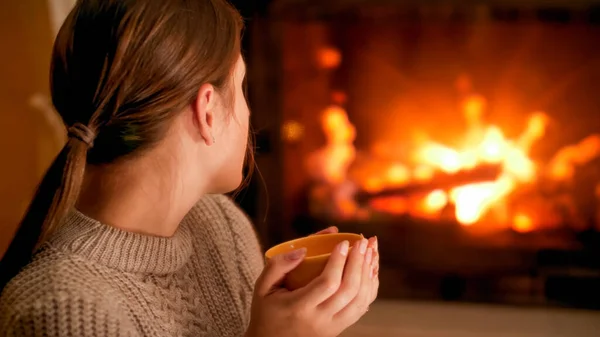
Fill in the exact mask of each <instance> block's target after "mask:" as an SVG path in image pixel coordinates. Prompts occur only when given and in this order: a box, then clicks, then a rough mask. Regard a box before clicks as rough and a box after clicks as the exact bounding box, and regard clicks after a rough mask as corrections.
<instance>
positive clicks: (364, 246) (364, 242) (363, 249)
mask: <svg viewBox="0 0 600 337" xmlns="http://www.w3.org/2000/svg"><path fill="white" fill-rule="evenodd" d="M368 243H369V241H367V239H362V240H360V253H361V254H364V253H365V252H366V251H367V244H368Z"/></svg>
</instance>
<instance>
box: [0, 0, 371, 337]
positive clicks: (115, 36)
mask: <svg viewBox="0 0 600 337" xmlns="http://www.w3.org/2000/svg"><path fill="white" fill-rule="evenodd" d="M241 29H242V20H241V18H240V17H239V15H238V13H237V12H236V11H235V10H234V9H233V8H232V7H231V6H229V5H228V4H227V3H226V2H225V1H224V0H155V1H139V0H80V1H79V2H78V3H77V4H76V6H75V8H74V9H73V11H72V12H71V13H70V15H69V16H68V18H67V19H66V21H65V23H64V24H63V26H62V28H61V30H60V32H59V34H58V37H57V39H56V42H55V45H54V51H53V57H52V70H51V86H52V99H53V103H54V105H55V107H56V109H57V111H59V113H60V114H61V116H62V118H63V120H64V122H65V124H66V125H67V126H68V127H69V128H68V130H69V140H68V142H67V144H66V145H65V146H64V148H63V150H62V151H61V152H60V154H59V155H58V156H57V158H56V160H55V161H54V163H53V164H52V166H51V167H50V169H49V171H48V173H47V174H46V176H45V177H44V179H43V181H42V183H41V185H40V187H39V189H38V192H37V194H36V196H35V198H34V200H33V202H32V204H31V206H30V209H29V211H28V212H27V214H26V216H25V218H24V219H23V222H22V224H21V227H20V228H19V230H18V232H17V235H16V237H15V239H14V240H13V242H12V243H11V246H10V248H9V250H8V251H7V253H6V254H5V256H4V258H3V260H2V265H1V267H0V268H1V270H0V275H1V276H2V277H3V278H4V282H2V283H0V287H2V288H4V289H3V291H2V295H1V297H0V336H78V337H79V336H246V337H258V336H261V337H271V336H335V335H338V334H339V333H341V332H342V331H343V330H344V329H345V328H347V327H348V326H350V325H351V324H353V323H354V322H355V321H356V320H358V319H359V318H360V317H361V316H362V315H363V314H364V312H365V311H366V310H367V308H368V305H369V304H370V303H371V302H372V301H373V299H374V298H375V296H376V294H377V288H378V280H377V276H376V274H377V272H376V271H377V268H378V258H377V256H378V255H377V252H376V250H377V249H376V242H375V240H374V239H371V240H370V242H367V240H362V241H359V242H357V243H353V244H354V245H355V248H356V249H352V250H351V251H350V250H349V243H348V242H345V243H342V244H340V246H339V247H338V248H337V249H336V250H335V251H334V252H333V253H332V257H331V258H330V260H329V262H328V265H327V267H326V269H325V271H324V272H323V274H322V275H321V276H319V277H318V278H317V279H315V280H314V281H313V282H312V283H311V284H309V285H307V286H306V287H304V288H302V289H299V290H296V291H291V292H290V291H287V290H285V289H282V288H281V287H280V281H281V280H282V279H283V278H284V276H285V274H286V273H287V272H289V271H290V270H292V269H293V268H295V267H296V266H297V265H298V264H299V263H300V262H301V261H302V259H303V257H304V254H305V251H303V250H299V251H295V252H292V253H289V254H287V255H285V256H278V257H276V258H275V259H273V261H272V263H269V265H268V266H266V267H265V268H264V270H263V266H262V257H261V253H260V248H259V245H258V242H257V239H256V236H255V234H254V232H253V230H252V227H251V225H250V223H249V222H248V221H247V219H246V218H245V217H244V216H243V214H242V213H241V211H239V210H238V209H237V208H236V207H235V206H234V204H233V203H232V202H231V201H230V200H229V199H227V198H226V197H225V196H222V195H219V193H225V192H228V191H231V190H233V189H235V188H237V187H238V186H239V184H240V183H241V180H242V167H243V163H244V157H245V151H246V148H247V137H248V118H249V116H248V115H249V113H248V107H247V105H246V101H245V98H244V95H243V89H242V85H243V79H244V76H245V65H244V62H243V60H242V58H241V56H240V31H241ZM34 246H35V247H36V248H35V253H34V254H33V257H31V251H32V250H33V249H34ZM23 267H24V268H23ZM259 274H260V275H259ZM15 275H16V276H15ZM13 276H14V277H13ZM9 279H12V280H11V281H10V282H9V283H8V284H6V285H5V283H6V281H8V280H9ZM255 281H256V283H255ZM254 285H256V287H254ZM250 312H251V314H250Z"/></svg>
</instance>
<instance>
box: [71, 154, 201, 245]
mask: <svg viewBox="0 0 600 337" xmlns="http://www.w3.org/2000/svg"><path fill="white" fill-rule="evenodd" d="M149 167H152V166H151V165H147V164H145V163H138V164H137V165H136V164H132V163H127V164H126V165H122V166H121V167H93V166H90V165H88V167H87V168H86V174H85V177H84V182H83V185H82V189H81V193H80V195H79V199H78V201H77V205H76V207H77V209H78V210H79V211H81V212H82V213H84V214H86V215H87V216H89V217H91V218H93V219H95V220H97V221H100V222H101V223H104V224H106V225H109V226H113V227H116V228H119V229H122V230H125V231H128V232H134V233H139V234H146V235H152V236H160V237H171V236H173V234H174V233H175V231H176V230H177V228H178V227H179V224H180V222H181V220H182V219H183V217H185V215H186V214H187V212H188V211H189V210H190V209H191V208H192V207H193V205H194V203H195V202H196V201H197V198H194V197H193V196H187V197H186V193H185V191H186V189H184V186H181V184H177V183H176V181H175V180H172V179H168V178H167V177H165V175H164V170H151V169H149ZM163 169H164V168H163ZM157 171H161V172H162V174H159V173H161V172H157ZM171 176H175V175H171Z"/></svg>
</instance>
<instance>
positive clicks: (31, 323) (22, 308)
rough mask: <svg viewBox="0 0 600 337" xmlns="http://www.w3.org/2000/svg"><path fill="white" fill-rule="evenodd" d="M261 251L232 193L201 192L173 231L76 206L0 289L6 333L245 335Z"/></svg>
mask: <svg viewBox="0 0 600 337" xmlns="http://www.w3.org/2000/svg"><path fill="white" fill-rule="evenodd" d="M262 267H263V259H262V255H261V253H260V247H259V245H258V241H257V238H256V234H255V232H254V230H253V228H252V225H251V224H250V222H249V221H248V219H247V218H246V217H245V215H244V214H243V213H242V212H241V211H240V210H239V209H238V208H237V207H236V206H235V204H234V203H233V202H232V201H231V200H230V199H229V198H227V197H225V196H221V195H214V196H207V197H205V198H203V199H202V200H201V201H200V202H199V203H198V204H197V205H196V206H195V207H194V208H193V209H192V210H191V211H190V213H189V214H188V215H187V216H186V218H185V219H184V220H183V221H182V223H181V226H180V227H179V229H178V230H177V232H176V233H175V235H174V236H173V237H171V238H162V237H152V236H145V235H140V234H134V233H130V232H125V231H121V230H119V229H116V228H114V227H110V226H106V225H103V224H101V223H99V222H98V221H95V220H93V219H91V218H89V217H87V216H85V215H83V214H82V213H80V212H78V211H73V212H71V214H70V215H69V216H68V217H67V219H66V220H65V222H64V224H63V225H62V226H61V227H60V229H59V230H58V231H57V232H56V233H55V234H54V235H53V236H52V237H51V238H50V239H49V240H48V241H47V242H46V243H45V244H44V245H42V247H41V248H40V250H39V251H38V252H36V254H35V255H34V258H33V261H32V262H31V263H30V264H29V265H28V266H27V267H25V268H24V269H23V271H21V273H20V274H19V275H17V276H16V277H15V278H14V279H13V280H12V281H11V282H10V283H9V284H8V285H7V286H6V288H5V289H4V291H3V293H2V296H1V297H0V336H19V337H27V336H48V337H55V336H61V337H62V336H65V337H86V336H94V337H95V336H111V337H112V336H136V337H137V336H161V337H164V336H194V337H195V336H215V337H217V336H219V337H221V336H223V337H224V336H232V337H234V336H235V337H239V336H243V334H244V331H245V330H246V326H247V325H248V323H249V318H250V304H251V299H252V288H253V285H254V281H255V279H256V278H257V277H258V275H259V273H260V272H261V271H262Z"/></svg>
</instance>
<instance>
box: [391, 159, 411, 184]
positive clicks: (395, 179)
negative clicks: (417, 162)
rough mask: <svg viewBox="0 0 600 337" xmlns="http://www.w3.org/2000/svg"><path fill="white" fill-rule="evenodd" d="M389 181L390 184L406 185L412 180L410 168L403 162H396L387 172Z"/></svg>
mask: <svg viewBox="0 0 600 337" xmlns="http://www.w3.org/2000/svg"><path fill="white" fill-rule="evenodd" d="M387 181H388V182H389V184H390V185H404V184H406V183H408V182H409V181H410V170H409V169H408V168H407V167H406V166H404V165H401V164H396V165H394V166H392V167H390V169H389V170H388V172H387Z"/></svg>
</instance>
